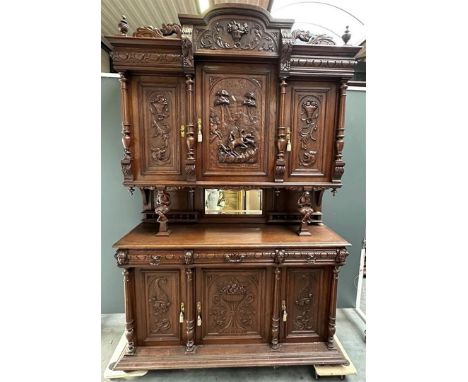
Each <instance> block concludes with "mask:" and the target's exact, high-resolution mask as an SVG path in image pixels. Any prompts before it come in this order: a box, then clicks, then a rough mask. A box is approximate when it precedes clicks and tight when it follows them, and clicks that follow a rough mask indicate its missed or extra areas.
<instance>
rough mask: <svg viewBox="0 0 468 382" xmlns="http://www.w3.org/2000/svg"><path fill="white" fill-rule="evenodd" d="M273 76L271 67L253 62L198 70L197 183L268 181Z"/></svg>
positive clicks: (271, 142) (272, 133)
mask: <svg viewBox="0 0 468 382" xmlns="http://www.w3.org/2000/svg"><path fill="white" fill-rule="evenodd" d="M274 73H275V69H274V68H273V67H271V66H267V65H253V64H251V65H249V66H247V67H246V66H245V65H238V64H228V65H222V64H219V65H212V64H206V65H204V66H202V67H199V68H198V70H197V81H196V82H197V99H198V102H197V105H198V110H197V111H198V115H199V116H200V118H201V122H202V129H203V142H202V144H201V145H200V144H199V147H201V152H199V155H198V163H201V172H199V179H202V180H203V179H213V178H215V179H220V180H221V179H232V178H233V177H234V178H235V177H242V179H244V180H248V179H249V178H250V179H251V180H259V181H261V180H264V181H266V180H271V179H272V174H271V169H272V163H271V162H273V156H274V151H273V150H274V147H273V143H274V123H275V121H274V115H275V111H276V102H275V94H276V93H275V87H274V84H275V80H274ZM199 151H200V150H199Z"/></svg>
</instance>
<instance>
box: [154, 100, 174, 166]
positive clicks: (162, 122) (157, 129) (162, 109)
mask: <svg viewBox="0 0 468 382" xmlns="http://www.w3.org/2000/svg"><path fill="white" fill-rule="evenodd" d="M149 109H150V112H151V128H152V130H153V134H152V141H153V143H152V144H151V148H150V150H151V158H152V159H153V161H155V162H156V163H157V164H160V163H164V162H167V161H168V160H169V159H170V145H169V140H170V133H171V128H170V126H169V125H168V119H169V113H170V110H169V104H168V100H167V97H166V95H163V94H155V95H153V96H152V97H151V98H150V100H149Z"/></svg>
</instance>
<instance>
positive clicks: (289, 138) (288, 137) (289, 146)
mask: <svg viewBox="0 0 468 382" xmlns="http://www.w3.org/2000/svg"><path fill="white" fill-rule="evenodd" d="M286 139H287V141H288V144H287V145H286V151H291V128H290V127H288V129H287V132H286Z"/></svg>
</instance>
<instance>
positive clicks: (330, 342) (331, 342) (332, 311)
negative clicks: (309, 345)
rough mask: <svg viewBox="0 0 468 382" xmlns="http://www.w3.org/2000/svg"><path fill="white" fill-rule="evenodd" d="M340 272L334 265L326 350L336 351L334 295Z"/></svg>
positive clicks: (337, 266)
mask: <svg viewBox="0 0 468 382" xmlns="http://www.w3.org/2000/svg"><path fill="white" fill-rule="evenodd" d="M339 272H340V266H339V265H336V266H335V267H333V276H332V282H331V289H330V291H331V292H330V316H329V318H328V343H327V347H328V349H330V350H332V349H336V345H335V339H334V338H333V337H334V336H335V333H336V294H337V287H338V274H339Z"/></svg>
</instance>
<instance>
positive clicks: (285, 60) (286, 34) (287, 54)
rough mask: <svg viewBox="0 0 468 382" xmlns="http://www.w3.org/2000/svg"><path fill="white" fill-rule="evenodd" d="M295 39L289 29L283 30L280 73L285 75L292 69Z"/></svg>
mask: <svg viewBox="0 0 468 382" xmlns="http://www.w3.org/2000/svg"><path fill="white" fill-rule="evenodd" d="M294 40H295V38H294V37H293V35H292V34H291V31H290V30H289V29H281V52H280V73H281V74H284V73H285V72H289V69H291V62H290V59H291V53H292V50H293V45H294Z"/></svg>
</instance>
